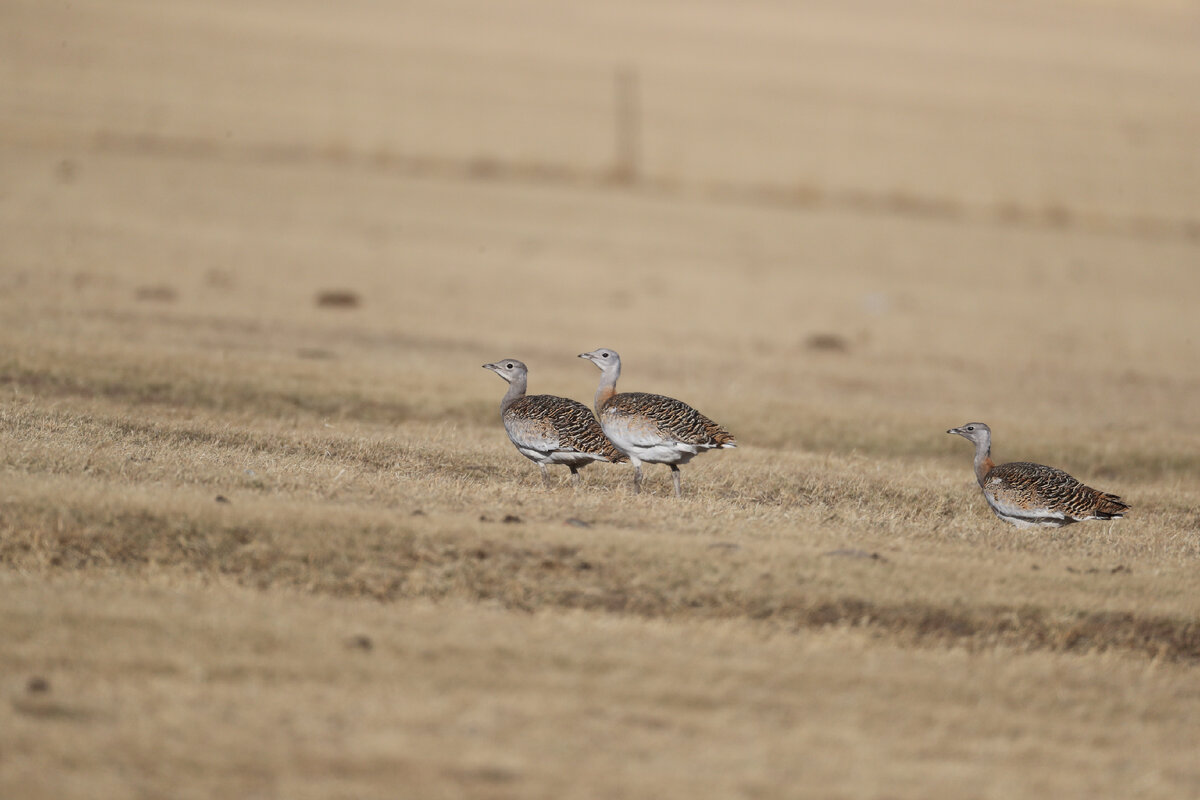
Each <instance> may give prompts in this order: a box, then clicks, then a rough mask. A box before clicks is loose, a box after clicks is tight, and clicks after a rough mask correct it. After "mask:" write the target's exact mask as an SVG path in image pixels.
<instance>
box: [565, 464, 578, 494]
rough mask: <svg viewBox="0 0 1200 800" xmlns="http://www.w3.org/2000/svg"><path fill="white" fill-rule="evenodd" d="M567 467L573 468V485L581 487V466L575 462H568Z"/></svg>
mask: <svg viewBox="0 0 1200 800" xmlns="http://www.w3.org/2000/svg"><path fill="white" fill-rule="evenodd" d="M567 467H569V468H570V470H571V485H572V486H574V487H575V488H576V489H578V488H579V467H577V466H575V465H574V464H568V465H567Z"/></svg>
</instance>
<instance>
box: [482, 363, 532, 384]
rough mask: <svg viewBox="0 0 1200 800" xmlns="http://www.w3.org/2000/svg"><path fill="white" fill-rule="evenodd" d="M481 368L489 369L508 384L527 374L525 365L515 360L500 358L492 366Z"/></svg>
mask: <svg viewBox="0 0 1200 800" xmlns="http://www.w3.org/2000/svg"><path fill="white" fill-rule="evenodd" d="M483 368H484V369H490V370H491V371H492V372H494V373H496V374H497V375H499V376H500V377H501V378H504V380H506V381H508V382H509V383H512V382H513V381H514V380H516V379H517V378H519V377H521V376H522V375H525V374H527V373H528V372H529V370H528V369H527V368H526V366H525V364H524V363H523V362H520V361H517V360H516V359H515V358H502V359H500V360H499V361H496V362H494V363H492V364H484V365H483Z"/></svg>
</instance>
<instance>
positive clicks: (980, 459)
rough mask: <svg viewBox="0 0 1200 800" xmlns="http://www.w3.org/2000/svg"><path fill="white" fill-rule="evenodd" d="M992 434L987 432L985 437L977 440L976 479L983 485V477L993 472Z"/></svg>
mask: <svg viewBox="0 0 1200 800" xmlns="http://www.w3.org/2000/svg"><path fill="white" fill-rule="evenodd" d="M993 466H995V464H993V463H992V435H991V434H990V433H987V432H985V433H984V434H983V438H981V439H979V441H977V442H975V479H976V480H978V481H979V485H980V486H983V477H984V476H985V475H987V474H988V473H989V472H991V470H992V467H993Z"/></svg>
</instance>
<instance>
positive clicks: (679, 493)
mask: <svg viewBox="0 0 1200 800" xmlns="http://www.w3.org/2000/svg"><path fill="white" fill-rule="evenodd" d="M667 466H669V467H670V468H671V480H673V481H674V482H675V496H676V497H683V491H682V490H681V489H680V488H679V467H677V466H675V465H674V464H668V465H667Z"/></svg>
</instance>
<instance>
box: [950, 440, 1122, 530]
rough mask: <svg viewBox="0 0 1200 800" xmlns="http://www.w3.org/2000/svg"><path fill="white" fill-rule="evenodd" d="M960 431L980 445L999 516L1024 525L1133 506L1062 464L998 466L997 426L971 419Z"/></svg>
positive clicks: (1114, 514)
mask: <svg viewBox="0 0 1200 800" xmlns="http://www.w3.org/2000/svg"><path fill="white" fill-rule="evenodd" d="M946 433H955V434H958V435H959V436H962V437H964V438H966V439H968V440H970V441H971V442H972V443H974V445H975V478H976V480H978V482H979V486H980V488H981V489H983V496H984V498H985V499H986V500H987V502H988V505H989V506H991V508H992V511H994V512H995V514H996V516H998V517H1000V518H1001V519H1003V520H1005V521H1006V522H1011V523H1012V524H1014V525H1017V526H1018V527H1029V526H1033V525H1040V526H1045V527H1054V528H1057V527H1060V526H1062V525H1070V524H1071V523H1074V522H1081V521H1083V520H1090V519H1100V520H1107V519H1120V518H1121V517H1122V516H1123V515H1124V514H1125V512H1126V511H1127V510H1128V509H1129V505H1128V504H1127V503H1125V502H1124V501H1123V500H1122V499H1121V498H1120V497H1117V496H1116V495H1115V494H1110V493H1108V492H1101V491H1099V490H1098V489H1093V488H1092V487H1090V486H1087V485H1085V484H1083V483H1080V482H1079V481H1078V480H1076V479H1075V478H1073V477H1071V476H1070V475H1068V474H1067V473H1065V472H1063V471H1062V470H1061V469H1056V468H1054V467H1047V466H1045V465H1044V464H1032V463H1029V462H1027V461H1016V462H1012V463H1009V464H1001V465H999V466H995V465H994V464H993V462H992V459H991V449H992V431H991V428H989V427H988V426H987V425H985V424H984V423H982V422H969V423H967V424H966V425H963V426H962V427H959V428H951V429H950V430H948V431H946Z"/></svg>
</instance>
